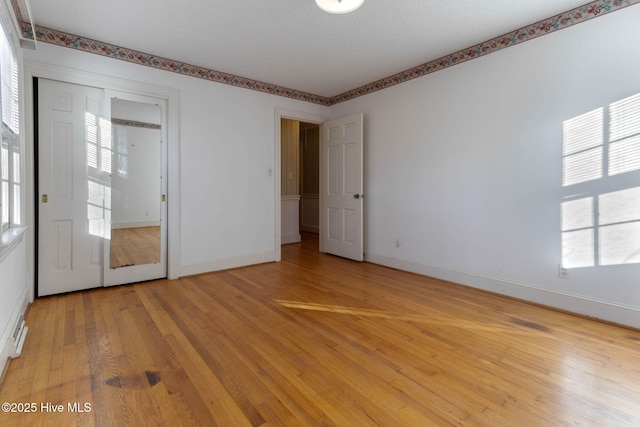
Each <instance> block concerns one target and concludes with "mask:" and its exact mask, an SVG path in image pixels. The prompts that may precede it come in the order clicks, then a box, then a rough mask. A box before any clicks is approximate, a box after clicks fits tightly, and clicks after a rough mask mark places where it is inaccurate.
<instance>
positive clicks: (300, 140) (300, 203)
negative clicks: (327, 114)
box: [280, 118, 320, 245]
mask: <svg viewBox="0 0 640 427" xmlns="http://www.w3.org/2000/svg"><path fill="white" fill-rule="evenodd" d="M280 182H281V203H282V210H281V213H282V217H281V224H282V240H281V244H283V245H284V244H289V243H298V242H300V241H302V239H309V238H311V239H313V240H314V241H317V240H318V236H317V235H318V233H319V230H320V188H319V187H320V126H319V124H317V123H309V122H304V121H299V120H294V119H287V118H282V119H281V181H280Z"/></svg>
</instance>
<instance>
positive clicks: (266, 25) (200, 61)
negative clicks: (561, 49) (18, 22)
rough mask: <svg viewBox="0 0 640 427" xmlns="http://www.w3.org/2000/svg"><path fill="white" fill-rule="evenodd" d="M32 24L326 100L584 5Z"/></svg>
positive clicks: (424, 6)
mask: <svg viewBox="0 0 640 427" xmlns="http://www.w3.org/2000/svg"><path fill="white" fill-rule="evenodd" d="M29 3H30V6H31V12H32V19H33V21H34V24H35V25H37V26H42V27H46V28H50V29H54V30H58V31H62V32H66V33H71V34H75V35H79V36H83V37H87V38H91V39H95V40H99V41H102V42H106V43H110V44H115V45H118V46H122V47H126V48H129V49H134V50H138V51H142V52H145V53H149V54H153V55H158V56H163V57H165V58H170V59H173V60H177V61H182V62H186V63H189V64H193V65H197V66H200V67H206V68H210V69H213V70H217V71H221V72H224V73H230V74H234V75H237V76H242V77H246V78H250V79H256V80H259V81H262V82H267V83H271V84H275V85H278V86H283V87H287V88H291V89H296V90H301V91H305V92H308V93H312V94H315V95H320V96H324V97H332V96H335V95H338V94H341V93H343V92H346V91H348V90H351V89H354V88H357V87H360V86H363V85H365V84H367V83H370V82H372V81H376V80H378V79H381V78H384V77H387V76H390V75H392V74H395V73H398V72H401V71H404V70H407V69H410V68H412V67H415V66H417V65H420V64H424V63H426V62H429V61H431V60H434V59H437V58H439V57H442V56H444V55H447V54H450V53H453V52H456V51H458V50H460V49H463V48H466V47H469V46H472V45H474V44H477V43H481V42H483V41H486V40H488V39H491V38H494V37H497V36H500V35H502V34H505V33H508V32H511V31H514V30H517V29H519V28H521V27H524V26H527V25H529V24H533V23H535V22H537V21H540V20H543V19H546V18H550V17H553V16H554V15H557V14H559V13H562V12H565V11H568V10H570V9H573V8H575V7H578V6H582V5H583V4H585V1H584V0H483V1H478V0H455V1H447V2H443V1H436V0H402V1H388V0H365V3H364V5H363V6H362V7H361V8H360V9H358V10H357V11H355V12H353V13H351V14H347V15H330V14H327V13H326V12H323V11H321V10H320V9H319V8H318V7H317V6H316V5H315V2H314V1H313V0H236V1H221V0H188V1H186V0H183V1H175V0H135V1H132V0H109V1H104V0H29Z"/></svg>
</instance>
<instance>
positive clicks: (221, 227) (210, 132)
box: [25, 43, 328, 275]
mask: <svg viewBox="0 0 640 427" xmlns="http://www.w3.org/2000/svg"><path fill="white" fill-rule="evenodd" d="M25 59H28V60H34V61H39V62H43V63H48V64H54V65H57V66H64V67H68V68H73V69H77V70H82V71H89V72H92V73H98V74H106V75H109V76H111V77H119V78H124V79H127V80H133V81H140V82H146V83H149V84H156V85H159V86H164V87H170V88H175V89H178V90H179V92H180V112H179V114H180V171H181V175H180V177H179V179H180V231H179V233H180V251H181V260H180V275H186V274H195V273H200V272H204V271H209V270H214V269H220V268H226V267H234V266H238V265H243V264H249V263H252V262H262V261H269V260H273V259H275V257H276V247H275V232H274V223H275V217H274V212H275V205H274V204H275V181H276V170H275V156H274V153H275V149H274V147H275V146H274V134H275V126H274V123H275V119H274V118H275V109H276V108H283V109H287V110H294V111H302V112H306V113H309V114H316V115H323V116H324V115H327V114H328V109H327V108H326V107H322V106H319V105H315V104H310V103H306V102H302V101H295V100H291V99H287V98H283V97H278V96H274V95H269V94H263V93H259V92H255V91H250V90H246V89H241V88H236V87H232V86H227V85H222V84H217V83H212V82H207V81H205V80H201V79H195V78H192V77H186V76H182V75H178V74H174V73H169V72H164V71H160V70H155V69H151V68H149V67H143V66H138V65H135V64H130V63H126V62H121V61H117V60H113V59H109V58H104V57H100V56H97V55H92V54H88V53H83V52H78V51H74V50H72V49H68V48H62V47H57V46H53V45H49V44H46V43H39V44H38V50H37V51H35V52H34V51H27V52H25ZM279 143H280V142H279V141H278V144H279ZM169 173H170V174H171V173H172V171H171V170H170V171H169ZM169 197H171V195H169Z"/></svg>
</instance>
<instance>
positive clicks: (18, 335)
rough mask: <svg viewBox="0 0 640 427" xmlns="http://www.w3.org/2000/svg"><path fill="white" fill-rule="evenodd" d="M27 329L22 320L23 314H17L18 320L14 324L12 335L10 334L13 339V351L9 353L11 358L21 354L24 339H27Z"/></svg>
mask: <svg viewBox="0 0 640 427" xmlns="http://www.w3.org/2000/svg"><path fill="white" fill-rule="evenodd" d="M28 331H29V328H28V327H27V325H26V323H25V322H24V315H23V314H21V315H20V316H18V321H17V322H16V326H15V328H14V329H13V335H12V336H11V338H12V340H13V352H12V354H11V358H12V359H15V358H16V357H18V356H20V354H22V347H23V346H24V341H25V340H26V339H27V332H28Z"/></svg>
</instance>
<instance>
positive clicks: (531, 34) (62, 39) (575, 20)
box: [14, 0, 640, 106]
mask: <svg viewBox="0 0 640 427" xmlns="http://www.w3.org/2000/svg"><path fill="white" fill-rule="evenodd" d="M638 3H640V0H597V1H594V2H591V3H589V4H585V5H583V6H580V7H577V8H575V9H572V10H569V11H567V12H564V13H561V14H559V15H557V16H554V17H551V18H548V19H545V20H542V21H538V22H536V23H534V24H531V25H528V26H526V27H523V28H520V29H518V30H516V31H513V32H510V33H507V34H503V35H501V36H498V37H495V38H493V39H490V40H487V41H485V42H483V43H479V44H477V45H474V46H471V47H468V48H465V49H462V50H459V51H457V52H454V53H452V54H450V55H446V56H443V57H441V58H438V59H435V60H433V61H429V62H427V63H424V64H422V65H418V66H417V67H414V68H411V69H409V70H405V71H401V72H399V73H397V74H393V75H391V76H389V77H385V78H383V79H380V80H377V81H375V82H372V83H369V84H366V85H364V86H360V87H357V88H355V89H352V90H349V91H347V92H344V93H342V94H339V95H336V96H333V97H324V96H320V95H314V94H311V93H308V92H303V91H299V90H295V89H290V88H286V87H282V86H278V85H274V84H271V83H265V82H261V81H259V80H253V79H249V78H246V77H241V76H236V75H233V74H228V73H224V72H221V71H216V70H212V69H209V68H204V67H200V66H197V65H191V64H187V63H184V62H180V61H174V60H171V59H167V58H163V57H160V56H155V55H151V54H148V53H144V52H140V51H136V50H132V49H127V48H124V47H120V46H116V45H112V44H109V43H105V42H101V41H98V40H93V39H89V38H85V37H81V36H77V35H74V34H69V33H64V32H61V31H57V30H53V29H50V28H45V27H41V26H38V25H35V26H34V25H32V24H31V23H27V22H23V23H22V24H21V26H22V35H23V37H24V38H26V39H31V40H37V41H39V42H44V43H50V44H54V45H57V46H63V47H67V48H71V49H76V50H80V51H84V52H89V53H93V54H96V55H101V56H106V57H109V58H113V59H119V60H122V61H126V62H130V63H134V64H138V65H143V66H147V67H152V68H156V69H159V70H163V71H170V72H174V73H178V74H183V75H186V76H190V77H196V78H200V79H204V80H209V81H212V82H215V83H222V84H227V85H231V86H236V87H241V88H244V89H250V90H255V91H258V92H263V93H268V94H271V95H278V96H283V97H286V98H291V99H296V100H300V101H306V102H311V103H314V104H320V105H325V106H332V105H335V104H339V103H341V102H346V101H349V100H352V99H355V98H358V97H361V96H364V95H368V94H370V93H374V92H377V91H380V90H382V89H386V88H389V87H392V86H395V85H398V84H400V83H404V82H407V81H410V80H413V79H416V78H418V77H422V76H425V75H427V74H431V73H434V72H436V71H440V70H444V69H446V68H449V67H452V66H454V65H458V64H462V63H464V62H467V61H470V60H472V59H476V58H480V57H482V56H486V55H488V54H490V53H493V52H497V51H499V50H502V49H505V48H508V47H512V46H516V45H519V44H521V43H523V42H526V41H528V40H533V39H535V38H538V37H540V36H544V35H547V34H551V33H554V32H556V31H559V30H562V29H565V28H568V27H571V26H573V25H576V24H579V23H582V22H585V21H588V20H591V19H593V18H596V17H599V16H604V15H607V14H609V13H611V12H615V11H617V10H620V9H623V8H625V7H628V6H631V5H635V4H638ZM14 5H15V2H14Z"/></svg>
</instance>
